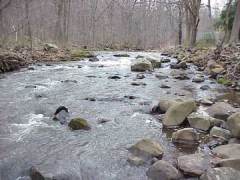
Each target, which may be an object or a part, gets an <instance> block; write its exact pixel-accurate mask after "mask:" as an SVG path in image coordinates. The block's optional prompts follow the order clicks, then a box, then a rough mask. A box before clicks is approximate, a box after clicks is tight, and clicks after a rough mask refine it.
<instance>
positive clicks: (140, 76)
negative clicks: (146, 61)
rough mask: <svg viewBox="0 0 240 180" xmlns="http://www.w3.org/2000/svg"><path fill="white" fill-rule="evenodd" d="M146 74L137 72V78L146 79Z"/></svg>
mask: <svg viewBox="0 0 240 180" xmlns="http://www.w3.org/2000/svg"><path fill="white" fill-rule="evenodd" d="M144 78H145V76H144V74H137V76H136V79H144Z"/></svg>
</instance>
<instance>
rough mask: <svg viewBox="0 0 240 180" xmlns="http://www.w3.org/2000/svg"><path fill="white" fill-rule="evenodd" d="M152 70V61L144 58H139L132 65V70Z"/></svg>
mask: <svg viewBox="0 0 240 180" xmlns="http://www.w3.org/2000/svg"><path fill="white" fill-rule="evenodd" d="M152 70H153V66H152V63H151V62H150V61H148V60H146V59H144V58H142V59H138V61H137V62H135V63H134V64H133V65H132V66H131V71H134V72H145V71H152Z"/></svg>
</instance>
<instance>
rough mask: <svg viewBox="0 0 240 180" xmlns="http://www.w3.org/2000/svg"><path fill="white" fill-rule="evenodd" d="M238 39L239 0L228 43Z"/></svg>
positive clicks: (239, 20) (239, 24)
mask: <svg viewBox="0 0 240 180" xmlns="http://www.w3.org/2000/svg"><path fill="white" fill-rule="evenodd" d="M239 41H240V1H239V0H238V1H237V10H236V14H235V18H234V22H233V27H232V32H231V38H230V43H232V42H239Z"/></svg>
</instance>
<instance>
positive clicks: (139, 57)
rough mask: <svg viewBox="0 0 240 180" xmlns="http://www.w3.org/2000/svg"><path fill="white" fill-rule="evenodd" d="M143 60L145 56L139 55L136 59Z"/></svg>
mask: <svg viewBox="0 0 240 180" xmlns="http://www.w3.org/2000/svg"><path fill="white" fill-rule="evenodd" d="M142 58H144V56H141V55H138V56H137V57H136V59H142Z"/></svg>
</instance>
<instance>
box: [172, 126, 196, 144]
mask: <svg viewBox="0 0 240 180" xmlns="http://www.w3.org/2000/svg"><path fill="white" fill-rule="evenodd" d="M172 141H173V142H175V143H179V144H197V143H198V141H199V134H198V133H197V132H196V130H194V129H193V128H184V129H180V130H178V131H176V132H174V133H173V134H172Z"/></svg>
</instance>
